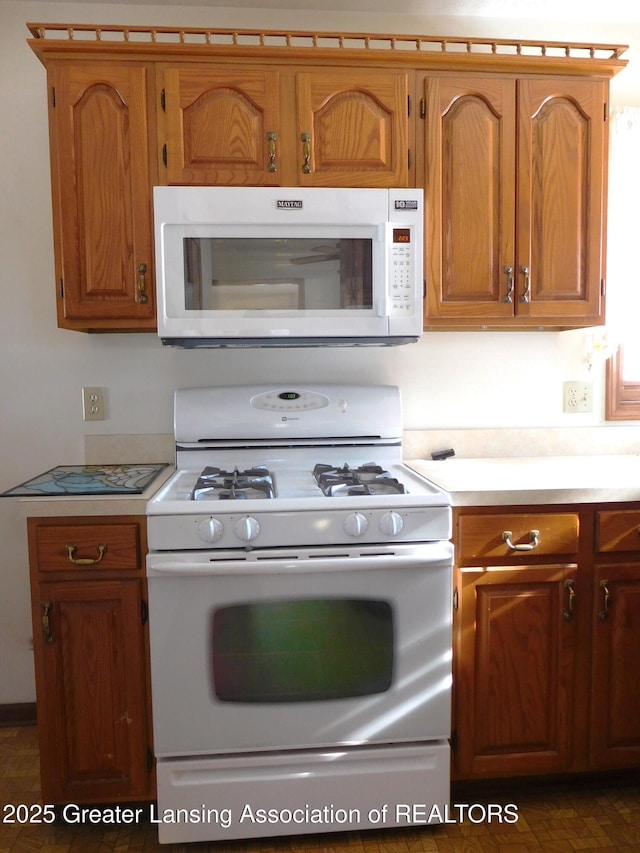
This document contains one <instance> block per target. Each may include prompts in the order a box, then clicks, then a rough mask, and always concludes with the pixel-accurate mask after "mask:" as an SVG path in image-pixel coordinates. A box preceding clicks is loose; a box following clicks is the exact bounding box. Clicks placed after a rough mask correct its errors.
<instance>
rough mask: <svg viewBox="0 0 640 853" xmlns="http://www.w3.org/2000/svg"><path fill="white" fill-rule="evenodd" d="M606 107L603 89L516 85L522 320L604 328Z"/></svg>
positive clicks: (577, 83) (558, 83)
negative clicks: (589, 321) (586, 322)
mask: <svg viewBox="0 0 640 853" xmlns="http://www.w3.org/2000/svg"><path fill="white" fill-rule="evenodd" d="M604 104H605V83H603V82H602V81H592V80H570V81H568V80H519V81H518V185H517V193H518V213H517V217H518V231H517V253H518V261H517V262H518V274H519V275H520V277H521V280H522V281H521V287H522V288H523V289H522V290H521V299H520V302H519V306H518V307H519V311H520V313H521V314H522V316H526V317H531V318H536V319H540V320H541V321H544V319H545V318H547V317H559V318H566V320H567V321H568V322H570V321H571V320H572V319H573V318H576V317H578V318H586V317H591V318H593V321H594V323H595V322H597V321H598V317H599V315H600V313H601V312H600V302H601V276H602V246H603V242H602V236H603V229H604V186H605V183H604V163H605V150H606V141H605V110H604ZM524 268H526V269H527V270H528V274H527V275H528V279H529V281H528V288H526V289H524V288H525V287H526V284H527V283H526V282H525V281H524V278H525V273H524V272H523V270H524Z"/></svg>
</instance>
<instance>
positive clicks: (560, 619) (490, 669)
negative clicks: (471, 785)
mask: <svg viewBox="0 0 640 853" xmlns="http://www.w3.org/2000/svg"><path fill="white" fill-rule="evenodd" d="M575 576H576V567H575V566H540V567H537V566H532V567H527V566H523V567H520V566H518V567H516V568H513V569H501V568H498V569H495V570H493V569H489V570H483V569H481V570H479V571H474V572H464V573H463V574H462V575H461V589H460V601H461V606H460V611H459V614H458V617H459V622H460V633H461V636H462V643H461V649H460V651H461V654H460V661H459V664H458V667H457V676H458V678H459V683H458V684H457V685H456V691H457V700H458V711H459V715H458V726H457V728H456V731H457V750H458V751H457V754H456V762H457V765H458V767H459V769H460V771H461V773H463V774H464V775H472V776H487V775H491V776H493V775H500V774H501V773H502V772H503V771H504V769H505V767H506V766H508V767H509V770H510V772H511V773H518V774H527V773H536V772H554V771H559V770H562V769H564V768H565V767H566V765H567V759H568V746H569V725H570V719H569V711H570V705H571V674H572V668H571V664H572V647H573V637H572V634H573V630H572V629H573V625H572V624H571V622H567V621H565V619H564V616H563V613H564V612H565V610H566V606H567V605H566V601H567V598H568V594H569V591H568V590H569V589H570V588H568V587H567V586H565V584H573V583H574V582H575Z"/></svg>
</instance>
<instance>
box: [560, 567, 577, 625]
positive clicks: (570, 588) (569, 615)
mask: <svg viewBox="0 0 640 853" xmlns="http://www.w3.org/2000/svg"><path fill="white" fill-rule="evenodd" d="M564 588H565V589H566V590H567V592H568V593H569V600H568V601H567V609H566V610H565V611H564V613H563V614H562V615H563V616H564V621H565V622H571V620H572V619H573V613H574V610H575V609H576V591H575V589H574V582H573V580H571V578H569V580H566V581H565V582H564Z"/></svg>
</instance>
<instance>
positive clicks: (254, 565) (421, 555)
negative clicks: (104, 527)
mask: <svg viewBox="0 0 640 853" xmlns="http://www.w3.org/2000/svg"><path fill="white" fill-rule="evenodd" d="M180 556H181V557H182V559H180V558H178V559H176V554H171V555H167V556H164V555H162V554H149V555H148V556H147V575H148V577H150V578H152V577H169V576H173V577H188V576H189V575H197V576H203V575H205V576H206V575H210V576H212V577H213V576H219V575H257V576H259V577H265V576H266V575H270V574H271V575H273V574H277V575H285V574H295V573H297V574H310V573H318V574H319V573H326V572H349V571H371V570H373V569H390V570H392V571H402V569H409V568H416V567H419V568H422V569H424V570H425V571H428V570H429V569H430V568H433V567H435V566H442V565H450V564H451V563H452V561H453V547H452V545H451V544H450V543H449V542H431V543H429V544H428V545H426V546H425V547H424V549H419V550H416V551H414V553H412V554H407V555H404V554H403V555H399V554H394V553H390V554H385V553H381V552H374V551H370V552H367V551H361V552H356V553H354V554H353V555H352V556H344V555H336V556H331V555H318V556H313V557H308V556H304V555H302V556H298V557H296V556H293V555H292V556H290V557H273V558H271V557H260V558H258V559H255V558H254V559H251V558H249V559H244V558H240V559H231V560H229V559H226V560H225V559H222V560H216V559H215V558H213V559H212V558H211V557H202V556H200V557H198V556H197V555H188V554H185V555H180Z"/></svg>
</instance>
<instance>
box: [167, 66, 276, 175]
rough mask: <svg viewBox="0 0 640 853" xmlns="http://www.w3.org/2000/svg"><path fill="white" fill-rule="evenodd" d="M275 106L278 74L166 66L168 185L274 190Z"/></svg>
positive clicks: (249, 70)
mask: <svg viewBox="0 0 640 853" xmlns="http://www.w3.org/2000/svg"><path fill="white" fill-rule="evenodd" d="M279 103H280V100H279V73H278V71H276V70H268V69H264V70H263V69H260V68H250V69H248V68H232V69H219V68H218V69H215V70H214V71H212V70H211V68H210V67H203V66H197V67H189V66H187V67H184V66H180V67H169V68H165V70H164V88H163V90H162V92H161V104H162V108H163V111H164V116H165V122H166V143H165V145H164V150H163V158H164V161H165V165H166V169H167V174H166V177H167V183H169V184H216V185H235V184H240V185H243V184H244V185H247V186H277V185H278V184H279V183H280V180H279V177H280V168H279V167H280V165H281V163H280V162H279V161H280V160H281V157H280V152H279V143H280V139H279V136H280V134H279V124H280V122H279Z"/></svg>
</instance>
